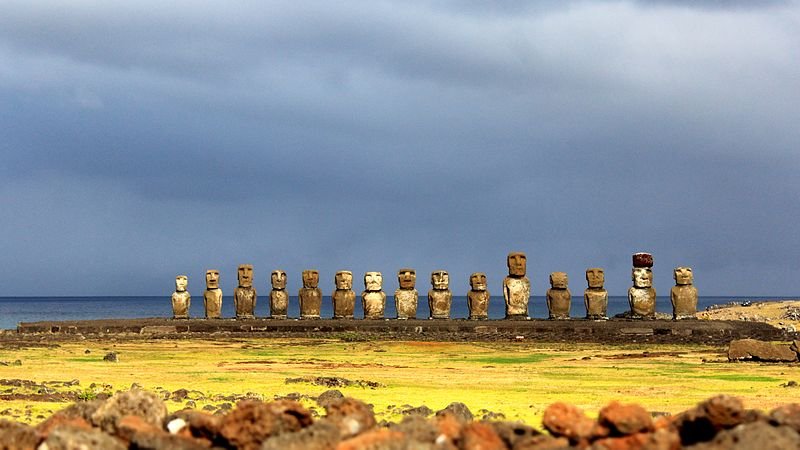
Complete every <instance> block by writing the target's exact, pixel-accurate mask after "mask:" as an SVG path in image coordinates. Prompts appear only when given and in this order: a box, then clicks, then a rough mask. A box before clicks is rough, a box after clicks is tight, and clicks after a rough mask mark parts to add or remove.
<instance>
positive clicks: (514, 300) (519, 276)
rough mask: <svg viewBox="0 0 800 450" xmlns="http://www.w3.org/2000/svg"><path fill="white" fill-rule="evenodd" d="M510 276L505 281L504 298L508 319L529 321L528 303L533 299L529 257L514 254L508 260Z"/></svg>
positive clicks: (510, 254)
mask: <svg viewBox="0 0 800 450" xmlns="http://www.w3.org/2000/svg"><path fill="white" fill-rule="evenodd" d="M506 262H507V265H508V276H507V277H505V279H504V280H503V298H504V299H505V302H506V319H527V318H528V314H529V311H528V301H529V300H530V297H531V282H530V280H528V277H526V276H525V274H526V273H527V257H526V256H525V254H524V253H520V252H512V253H509V254H508V257H507V258H506Z"/></svg>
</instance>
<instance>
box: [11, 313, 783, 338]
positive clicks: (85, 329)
mask: <svg viewBox="0 0 800 450" xmlns="http://www.w3.org/2000/svg"><path fill="white" fill-rule="evenodd" d="M16 335H17V336H19V335H39V336H48V335H49V336H53V337H55V336H60V337H68V336H70V335H75V336H87V337H88V336H118V337H122V336H126V337H128V338H138V337H142V338H153V337H164V338H167V337H169V338H214V339H224V338H225V337H226V336H237V337H289V338H291V337H316V338H332V339H352V340H418V341H419V340H422V341H515V340H516V341H536V342H598V343H606V342H607V343H633V342H652V343H698V344H726V343H728V342H729V341H731V340H733V339H743V338H753V339H761V340H768V341H769V340H787V339H791V338H793V336H789V335H787V334H786V333H785V332H784V331H783V330H780V329H777V328H775V327H772V326H770V325H768V324H766V323H760V322H744V321H712V320H683V321H672V320H630V319H612V320H605V321H594V320H585V319H571V320H544V319H533V320H484V321H471V320H465V319H454V320H395V319H387V320H363V319H359V320H347V319H344V320H338V319H336V320H335V319H318V320H297V319H288V320H275V319H245V320H234V319H210V320H206V319H183V320H180V319H178V320H176V319H163V318H151V319H104V320H80V321H48V322H28V323H25V322H23V323H20V324H19V325H18V326H17V333H16Z"/></svg>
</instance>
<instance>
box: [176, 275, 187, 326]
mask: <svg viewBox="0 0 800 450" xmlns="http://www.w3.org/2000/svg"><path fill="white" fill-rule="evenodd" d="M188 283H189V280H188V278H187V277H186V275H178V276H177V277H175V292H173V293H172V318H173V319H188V318H189V307H190V306H191V304H192V296H191V295H189V292H188V291H187V290H186V286H187V284H188Z"/></svg>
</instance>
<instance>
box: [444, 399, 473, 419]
mask: <svg viewBox="0 0 800 450" xmlns="http://www.w3.org/2000/svg"><path fill="white" fill-rule="evenodd" d="M436 415H437V416H445V415H450V416H453V417H454V418H455V419H456V420H458V421H459V422H461V423H465V422H472V420H473V419H474V418H475V417H474V416H473V415H472V411H470V410H469V408H468V407H467V405H465V404H463V403H461V402H453V403H450V404H449V405H447V406H445V407H444V409H440V410H439V411H436Z"/></svg>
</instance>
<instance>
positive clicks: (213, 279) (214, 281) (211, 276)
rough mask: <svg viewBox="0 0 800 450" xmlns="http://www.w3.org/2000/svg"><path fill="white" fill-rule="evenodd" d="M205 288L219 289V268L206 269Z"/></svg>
mask: <svg viewBox="0 0 800 450" xmlns="http://www.w3.org/2000/svg"><path fill="white" fill-rule="evenodd" d="M206 289H219V270H217V269H209V270H206Z"/></svg>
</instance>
